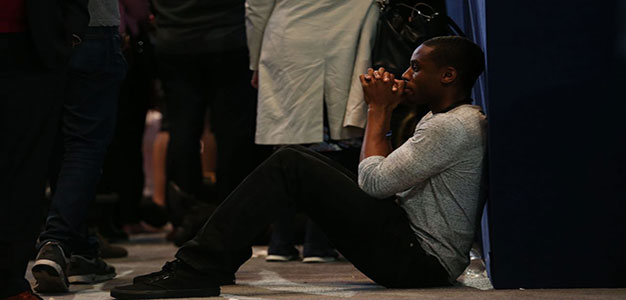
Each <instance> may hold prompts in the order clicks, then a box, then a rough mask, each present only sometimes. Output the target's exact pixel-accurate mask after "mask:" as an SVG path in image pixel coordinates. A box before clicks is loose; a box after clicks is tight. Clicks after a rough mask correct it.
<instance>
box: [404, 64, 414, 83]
mask: <svg viewBox="0 0 626 300" xmlns="http://www.w3.org/2000/svg"><path fill="white" fill-rule="evenodd" d="M412 72H413V71H412V70H411V67H408V68H407V69H406V71H404V73H402V79H404V81H409V80H411V73H412Z"/></svg>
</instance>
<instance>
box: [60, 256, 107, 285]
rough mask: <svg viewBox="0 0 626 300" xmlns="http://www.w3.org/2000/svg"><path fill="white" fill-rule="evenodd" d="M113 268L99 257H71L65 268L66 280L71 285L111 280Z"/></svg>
mask: <svg viewBox="0 0 626 300" xmlns="http://www.w3.org/2000/svg"><path fill="white" fill-rule="evenodd" d="M115 275H116V274H115V268H114V267H113V266H111V265H109V264H107V263H106V262H105V261H104V260H102V258H100V257H87V256H82V255H76V254H75V255H72V257H71V258H70V263H69V265H68V267H67V278H68V279H69V281H70V282H71V283H96V282H101V281H106V280H110V279H113V278H114V277H115Z"/></svg>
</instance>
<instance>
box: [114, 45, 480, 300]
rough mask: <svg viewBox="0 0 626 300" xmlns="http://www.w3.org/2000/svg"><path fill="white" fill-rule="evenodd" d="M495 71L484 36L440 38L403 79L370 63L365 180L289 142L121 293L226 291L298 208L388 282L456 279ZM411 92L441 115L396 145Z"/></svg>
mask: <svg viewBox="0 0 626 300" xmlns="http://www.w3.org/2000/svg"><path fill="white" fill-rule="evenodd" d="M483 68H484V57H483V53H482V51H481V50H480V48H479V47H478V46H477V45H475V44H474V43H472V42H470V41H469V40H467V39H465V38H461V37H439V38H434V39H431V40H428V41H426V42H424V44H423V45H421V46H420V47H419V48H417V50H416V51H415V53H413V56H412V57H411V66H410V67H409V68H408V69H407V71H406V72H405V73H404V74H403V76H402V79H403V80H395V79H394V76H393V75H391V74H389V73H387V72H385V71H384V69H382V68H381V69H380V70H377V71H374V70H371V69H370V70H369V71H368V74H365V75H362V76H361V82H362V85H363V89H364V91H365V98H366V102H367V103H368V105H369V110H368V122H367V127H366V130H365V140H364V143H363V149H362V154H361V163H360V165H359V174H358V180H357V178H356V176H354V175H353V174H351V173H349V172H348V171H346V170H345V169H343V168H342V167H341V166H339V165H337V164H336V163H335V162H333V161H331V160H329V159H327V158H326V157H324V156H322V155H319V154H317V153H315V152H311V151H308V150H306V149H304V148H302V147H297V146H288V147H284V148H282V149H281V150H279V151H277V152H276V153H275V154H274V155H272V156H271V157H270V158H269V159H267V160H266V161H265V162H264V163H263V164H261V166H259V167H258V168H257V169H256V170H254V171H253V172H252V173H251V174H250V175H249V176H248V177H247V178H246V179H245V180H244V181H243V182H242V183H241V185H239V187H237V189H235V190H234V191H233V192H232V193H231V194H230V196H228V198H227V199H226V200H225V201H224V203H223V204H222V205H221V206H220V207H219V208H218V209H217V210H216V211H215V213H214V214H213V215H212V216H211V218H210V219H209V220H208V221H207V223H206V224H205V225H204V227H203V228H202V230H201V231H200V232H199V233H198V234H197V235H196V237H195V238H194V239H193V240H191V241H189V242H187V243H186V244H185V245H184V246H183V247H181V248H180V249H179V250H178V253H177V254H176V258H177V259H176V260H175V261H173V262H169V263H167V264H166V265H165V266H164V267H163V269H162V270H161V271H159V272H155V273H152V274H148V275H144V276H139V277H136V278H135V279H134V280H133V284H132V285H129V286H122V287H116V288H114V289H113V290H112V291H111V296H113V297H115V298H121V299H146V298H175V297H199V296H215V295H219V292H220V289H219V286H220V285H222V284H229V283H230V284H232V283H233V282H234V274H235V272H236V271H237V269H238V268H239V267H240V266H241V265H242V264H243V263H244V262H245V261H246V260H247V259H248V258H250V255H251V251H250V245H251V243H252V240H253V239H254V238H255V237H256V236H257V235H258V234H259V233H261V232H262V231H263V230H265V228H266V227H267V226H268V225H269V224H271V223H272V222H273V221H275V220H276V218H277V217H278V216H280V215H281V213H282V212H283V211H284V210H285V209H287V208H296V209H299V210H302V211H304V212H305V213H306V214H307V215H308V216H309V217H310V218H311V219H312V220H313V221H314V222H315V223H316V224H317V225H319V226H320V228H321V229H322V230H324V232H325V233H326V234H327V235H328V238H329V239H330V240H331V242H332V243H333V244H334V245H335V246H336V247H337V249H338V250H339V251H340V252H341V253H342V254H343V255H344V256H345V257H346V258H347V259H348V260H349V261H350V262H352V263H353V264H354V266H355V267H356V268H357V269H359V270H360V271H361V272H363V273H364V274H365V275H367V276H368V277H369V278H371V279H372V280H374V281H375V282H377V283H379V284H381V285H383V286H386V287H396V288H413V287H429V286H440V285H449V284H450V283H451V282H453V281H454V280H455V279H456V277H457V276H458V275H460V274H461V273H462V272H463V270H464V268H465V267H466V266H467V264H468V263H469V251H470V247H471V244H472V241H473V237H474V228H475V227H476V226H475V225H476V222H477V219H478V212H479V210H480V201H479V190H480V185H481V177H482V168H483V159H484V154H485V147H486V133H485V126H486V121H485V117H484V115H483V114H482V112H481V111H480V109H479V108H478V107H476V106H472V105H469V103H470V102H471V99H470V98H469V95H470V90H471V88H472V86H473V84H474V82H475V80H476V78H477V77H478V76H479V75H480V73H481V72H482V70H483ZM403 100H407V101H413V102H417V103H426V104H427V105H428V106H429V108H430V109H431V112H429V113H428V114H427V115H426V116H425V117H424V118H423V119H422V120H421V121H420V123H419V124H418V125H417V128H416V130H415V134H414V136H413V137H412V138H411V139H409V140H408V141H407V142H406V143H404V144H403V145H402V146H401V147H399V148H398V149H396V150H395V151H392V149H391V145H390V143H389V140H388V138H387V136H386V134H387V132H388V131H389V123H390V117H391V111H392V110H393V109H394V108H395V107H396V105H398V103H400V102H401V101H403Z"/></svg>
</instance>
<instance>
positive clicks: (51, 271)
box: [31, 242, 70, 293]
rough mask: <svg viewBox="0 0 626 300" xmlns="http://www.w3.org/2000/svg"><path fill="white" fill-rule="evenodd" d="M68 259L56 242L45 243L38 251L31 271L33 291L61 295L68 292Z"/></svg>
mask: <svg viewBox="0 0 626 300" xmlns="http://www.w3.org/2000/svg"><path fill="white" fill-rule="evenodd" d="M67 263H68V259H67V256H66V255H65V252H64V251H63V248H61V245H60V244H59V243H56V242H47V243H45V244H44V245H43V247H41V249H39V253H38V254H37V258H36V260H35V264H34V265H33V268H32V269H31V270H32V272H33V277H35V280H36V283H35V291H37V292H39V293H63V292H67V291H68V290H69V285H70V284H69V281H68V280H67V275H66V271H67Z"/></svg>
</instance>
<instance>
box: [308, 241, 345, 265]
mask: <svg viewBox="0 0 626 300" xmlns="http://www.w3.org/2000/svg"><path fill="white" fill-rule="evenodd" d="M338 256H339V254H338V253H337V251H335V249H332V248H329V249H325V250H321V251H320V250H311V249H310V248H308V249H307V248H306V245H305V249H304V255H303V258H302V262H303V263H305V264H314V263H328V262H333V261H336V260H337V257H338Z"/></svg>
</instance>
